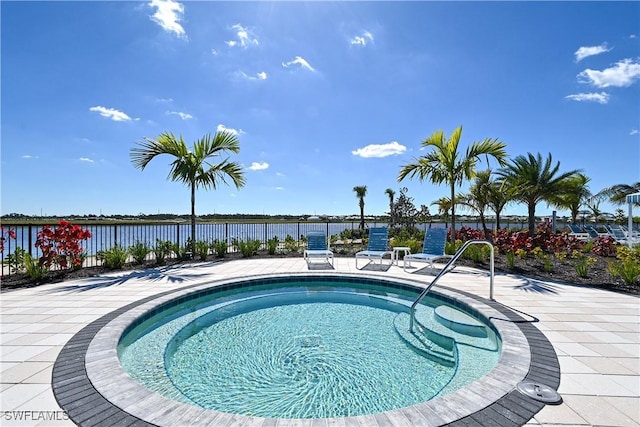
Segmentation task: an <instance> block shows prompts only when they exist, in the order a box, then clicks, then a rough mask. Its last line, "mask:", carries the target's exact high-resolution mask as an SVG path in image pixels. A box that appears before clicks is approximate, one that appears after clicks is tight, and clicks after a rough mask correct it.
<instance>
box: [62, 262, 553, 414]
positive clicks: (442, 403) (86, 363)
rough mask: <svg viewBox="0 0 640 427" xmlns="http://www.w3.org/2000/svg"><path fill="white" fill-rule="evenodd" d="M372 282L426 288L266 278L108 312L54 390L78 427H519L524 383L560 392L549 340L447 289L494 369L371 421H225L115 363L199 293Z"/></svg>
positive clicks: (88, 330)
mask: <svg viewBox="0 0 640 427" xmlns="http://www.w3.org/2000/svg"><path fill="white" fill-rule="evenodd" d="M331 275H334V276H339V277H341V278H344V277H346V278H353V279H354V280H357V279H365V280H366V279H371V280H377V281H383V282H394V283H400V284H402V285H406V286H410V287H414V288H423V287H424V286H425V284H424V283H422V282H417V281H414V280H408V279H402V278H390V277H388V276H383V275H374V274H353V273H340V274H318V273H317V272H304V273H290V274H268V275H257V276H247V277H243V278H233V279H224V280H214V281H210V282H207V283H204V284H197V285H192V286H188V287H183V288H181V289H177V290H170V291H166V292H162V293H159V294H156V295H153V296H150V297H147V298H144V299H141V300H139V301H136V302H133V303H131V304H128V305H126V306H124V307H121V308H119V309H117V310H114V311H113V312H111V313H108V314H106V315H104V316H102V317H101V318H99V319H97V320H96V321H94V322H92V323H91V324H89V325H87V326H86V327H85V328H83V329H82V330H81V331H80V332H78V333H77V334H76V335H74V336H73V337H72V338H71V340H70V341H69V342H68V343H67V344H66V345H65V346H64V348H63V349H62V351H61V352H60V355H59V356H58V358H57V360H56V362H55V364H54V368H53V376H52V378H53V379H52V388H53V392H54V395H55V397H56V400H57V401H58V404H59V405H60V407H61V408H63V409H64V410H66V411H67V413H68V414H69V417H70V418H71V419H72V420H73V421H74V422H75V423H76V424H79V425H83V426H97V425H114V423H115V424H119V425H120V424H122V425H136V426H143V425H145V426H150V425H157V426H161V425H220V424H225V423H229V422H233V423H236V424H238V425H247V426H258V425H260V426H270V425H273V426H275V425H276V424H277V425H278V426H284V425H289V424H295V425H327V424H333V423H338V424H339V425H345V426H359V425H424V426H430V425H434V426H435V425H468V424H469V423H472V424H481V425H487V424H492V425H504V426H509V425H522V424H524V423H526V422H527V421H528V420H529V419H531V418H532V417H533V415H535V414H536V413H537V412H538V411H540V410H541V409H542V408H543V407H544V406H545V405H544V403H542V402H539V401H536V400H533V399H531V398H528V397H525V396H524V395H522V394H521V393H520V392H518V391H517V390H515V385H516V384H517V383H518V382H519V381H521V380H527V381H533V382H537V383H543V384H546V385H548V386H550V387H552V388H557V387H558V386H559V383H560V367H559V363H558V359H557V356H556V354H555V351H554V350H553V347H552V346H551V344H550V343H549V341H548V340H547V338H546V337H545V336H544V335H543V334H542V333H541V332H540V331H539V330H538V329H537V328H535V326H534V325H532V324H531V321H528V320H525V319H524V318H523V317H522V316H520V315H519V314H517V313H515V312H513V311H512V310H510V309H508V308H506V307H504V306H502V305H501V304H500V303H497V302H495V301H490V300H486V299H484V298H480V297H477V296H475V295H472V294H469V293H467V292H463V291H459V290H454V289H451V288H447V287H444V286H441V287H439V288H438V289H437V290H434V291H433V292H434V293H436V294H439V295H443V296H445V298H447V297H448V298H451V297H453V298H456V299H459V300H461V301H462V302H463V303H465V304H467V305H469V306H470V307H472V308H473V309H474V310H477V311H479V312H480V313H482V314H483V315H484V316H486V317H487V318H489V319H491V321H492V323H493V324H494V326H495V327H496V328H497V329H498V331H499V332H500V335H501V336H502V338H503V352H502V356H501V358H500V360H499V362H498V365H497V366H496V368H495V369H493V370H492V371H491V372H490V373H489V374H487V375H486V376H484V377H483V378H481V379H480V380H478V381H475V382H474V383H472V384H471V385H469V386H467V387H465V388H463V389H460V390H457V391H455V392H452V393H449V394H447V395H445V396H442V397H439V398H436V399H432V400H430V401H427V402H423V403H420V404H418V405H414V406H410V407H405V408H400V409H396V410H392V411H387V412H382V413H379V414H373V415H364V416H357V417H345V418H321V419H302V420H301V419H295V420H287V419H273V418H259V417H248V416H241V415H234V414H227V413H222V412H217V411H212V410H208V409H203V408H198V407H195V406H192V405H187V404H183V403H180V402H177V401H174V400H171V399H168V398H166V397H164V396H161V395H159V394H156V393H153V392H151V391H149V390H148V389H146V388H145V387H144V386H143V385H141V384H140V383H138V382H136V381H135V380H133V379H132V378H131V377H130V376H129V375H128V374H127V373H126V372H125V371H124V369H123V368H122V366H121V365H120V363H119V361H118V356H117V350H116V348H117V344H118V341H119V339H120V336H121V334H122V332H124V330H125V329H126V328H127V327H128V326H129V325H130V324H131V323H132V322H134V321H135V319H136V318H138V317H139V316H141V315H143V314H144V313H146V312H148V311H149V310H152V309H153V308H154V307H157V306H158V305H161V304H162V303H164V302H166V301H169V300H173V299H175V298H178V297H181V296H185V295H188V294H192V293H197V292H199V291H202V290H203V289H207V288H211V287H216V286H221V285H225V284H230V283H234V282H239V281H247V280H261V279H272V278H274V277H300V278H304V277H319V276H321V277H323V278H325V279H326V278H327V277H330V276H331Z"/></svg>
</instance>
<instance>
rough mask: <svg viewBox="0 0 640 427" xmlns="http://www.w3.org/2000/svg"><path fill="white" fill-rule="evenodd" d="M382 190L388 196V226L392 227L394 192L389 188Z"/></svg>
mask: <svg viewBox="0 0 640 427" xmlns="http://www.w3.org/2000/svg"><path fill="white" fill-rule="evenodd" d="M384 192H385V194H386V195H387V196H389V227H393V198H394V197H395V195H396V192H395V191H393V190H392V189H391V188H387V189H386V190H384Z"/></svg>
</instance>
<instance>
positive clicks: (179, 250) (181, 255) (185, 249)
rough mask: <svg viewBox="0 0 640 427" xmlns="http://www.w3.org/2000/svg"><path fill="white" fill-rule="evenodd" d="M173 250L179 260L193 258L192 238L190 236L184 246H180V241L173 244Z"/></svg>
mask: <svg viewBox="0 0 640 427" xmlns="http://www.w3.org/2000/svg"><path fill="white" fill-rule="evenodd" d="M171 252H173V254H174V255H175V257H176V259H178V260H185V259H190V258H191V238H188V239H187V241H186V242H185V244H184V246H180V243H177V242H176V243H172V244H171Z"/></svg>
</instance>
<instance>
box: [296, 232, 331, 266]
mask: <svg viewBox="0 0 640 427" xmlns="http://www.w3.org/2000/svg"><path fill="white" fill-rule="evenodd" d="M302 256H303V257H304V260H305V261H307V266H308V265H309V263H310V262H311V259H312V258H322V259H324V260H325V262H327V263H329V264H331V266H332V267H333V252H331V251H330V250H329V247H328V245H327V235H326V234H324V232H322V231H311V232H309V233H307V249H305V250H304V252H303V253H302ZM329 260H331V261H329Z"/></svg>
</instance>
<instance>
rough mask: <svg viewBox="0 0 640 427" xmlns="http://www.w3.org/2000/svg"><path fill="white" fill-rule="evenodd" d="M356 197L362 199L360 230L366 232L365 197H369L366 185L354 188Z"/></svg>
mask: <svg viewBox="0 0 640 427" xmlns="http://www.w3.org/2000/svg"><path fill="white" fill-rule="evenodd" d="M353 191H355V192H356V197H357V198H358V199H360V230H364V196H366V195H367V186H366V185H356V186H355V187H353Z"/></svg>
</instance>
